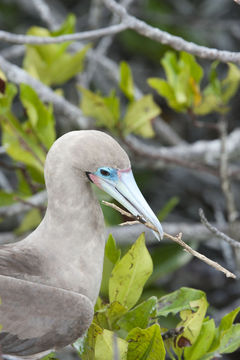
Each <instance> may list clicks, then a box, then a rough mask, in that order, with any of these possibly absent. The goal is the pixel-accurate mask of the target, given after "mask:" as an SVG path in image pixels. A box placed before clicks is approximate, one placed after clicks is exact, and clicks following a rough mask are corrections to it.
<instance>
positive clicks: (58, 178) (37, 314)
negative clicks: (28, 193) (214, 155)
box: [0, 131, 130, 357]
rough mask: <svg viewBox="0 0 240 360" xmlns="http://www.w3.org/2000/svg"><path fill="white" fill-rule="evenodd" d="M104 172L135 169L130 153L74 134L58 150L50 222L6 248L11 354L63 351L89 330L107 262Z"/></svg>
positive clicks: (4, 297) (1, 317)
mask: <svg viewBox="0 0 240 360" xmlns="http://www.w3.org/2000/svg"><path fill="white" fill-rule="evenodd" d="M101 166H108V168H112V169H123V171H126V170H125V169H129V167H130V162H129V159H128V156H127V154H126V153H125V151H124V150H123V149H122V148H121V147H120V146H119V145H118V143H117V142H116V141H115V140H113V139H112V138H111V137H110V136H108V135H106V134H104V133H102V132H99V131H75V132H71V133H68V134H66V135H64V136H62V137H61V138H60V139H58V140H57V141H56V142H55V143H54V145H53V146H52V148H51V149H50V151H49V154H48V156H47V160H46V164H45V181H46V186H47V192H48V207H47V211H46V214H45V217H44V219H43V221H42V222H41V224H40V225H39V226H38V227H37V229H36V230H35V231H34V232H33V233H31V234H30V235H29V236H28V237H27V238H26V239H24V240H22V241H20V242H18V243H16V244H10V245H4V246H1V247H0V298H1V305H0V324H1V325H2V331H1V332H0V345H1V350H2V353H3V354H9V355H14V356H22V357H27V356H35V355H36V354H39V353H42V352H44V351H49V350H51V349H58V348H61V347H63V346H66V345H67V344H70V343H72V342H74V341H75V340H76V339H77V338H78V337H80V336H81V335H83V333H84V332H85V331H86V330H87V328H88V327H89V325H90V323H91V321H92V316H93V307H94V304H95V301H96V299H97V296H98V292H99V288H100V283H101V276H102V264H103V256H104V220H103V215H102V211H101V208H100V205H99V203H98V201H97V199H96V198H95V195H94V192H93V190H92V187H91V184H90V181H89V179H90V180H91V181H93V179H95V178H94V176H95V175H94V174H97V171H98V169H99V168H100V167H101ZM102 171H103V170H102ZM127 171H129V170H127ZM90 172H91V173H90ZM103 172H104V171H103ZM88 174H92V175H88ZM98 180H99V179H98ZM98 180H96V181H93V182H95V183H96V184H97V185H98V186H99V181H100V180H99V181H98Z"/></svg>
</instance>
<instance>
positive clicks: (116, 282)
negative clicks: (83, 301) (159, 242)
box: [109, 234, 153, 309]
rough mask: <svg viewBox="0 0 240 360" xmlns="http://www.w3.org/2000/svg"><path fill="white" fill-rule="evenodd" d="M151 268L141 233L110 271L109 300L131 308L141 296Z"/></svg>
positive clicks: (149, 257) (150, 261)
mask: <svg viewBox="0 0 240 360" xmlns="http://www.w3.org/2000/svg"><path fill="white" fill-rule="evenodd" d="M152 270H153V265H152V259H151V256H150V255H149V252H148V250H147V248H146V246H145V237H144V234H142V235H140V237H139V238H138V239H137V241H136V242H135V244H134V245H133V246H132V247H131V249H130V250H129V251H128V252H127V254H126V255H125V256H123V258H122V259H121V260H120V261H119V262H118V263H117V264H116V265H115V267H114V269H113V271H112V275H111V277H110V280H109V298H110V302H113V301H118V302H120V303H121V304H122V305H123V306H126V307H127V308H128V309H131V308H132V307H133V306H134V305H135V304H136V302H137V301H138V299H139V297H140V296H141V293H142V290H143V286H144V284H145V282H146V281H147V279H148V278H149V276H150V275H151V273H152Z"/></svg>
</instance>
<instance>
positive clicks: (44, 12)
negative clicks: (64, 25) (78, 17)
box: [32, 0, 58, 30]
mask: <svg viewBox="0 0 240 360" xmlns="http://www.w3.org/2000/svg"><path fill="white" fill-rule="evenodd" d="M32 4H33V5H34V6H35V8H36V10H37V12H38V14H39V15H40V17H41V18H42V20H43V21H44V22H45V23H46V24H47V25H48V28H49V29H51V30H54V29H56V28H57V26H58V24H57V23H56V21H55V19H54V17H53V16H52V12H51V10H50V8H49V6H48V4H47V3H46V2H45V1H44V0H32Z"/></svg>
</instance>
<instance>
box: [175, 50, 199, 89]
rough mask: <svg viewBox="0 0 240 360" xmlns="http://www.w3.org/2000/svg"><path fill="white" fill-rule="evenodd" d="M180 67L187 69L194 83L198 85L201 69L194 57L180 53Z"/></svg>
mask: <svg viewBox="0 0 240 360" xmlns="http://www.w3.org/2000/svg"><path fill="white" fill-rule="evenodd" d="M180 67H182V68H183V69H185V68H186V67H188V68H189V73H190V75H191V77H192V78H193V79H194V80H195V81H196V83H200V81H201V79H202V77H203V69H202V67H201V66H200V65H199V64H198V63H197V61H196V60H195V57H194V56H193V55H191V54H189V53H187V52H184V51H181V52H180Z"/></svg>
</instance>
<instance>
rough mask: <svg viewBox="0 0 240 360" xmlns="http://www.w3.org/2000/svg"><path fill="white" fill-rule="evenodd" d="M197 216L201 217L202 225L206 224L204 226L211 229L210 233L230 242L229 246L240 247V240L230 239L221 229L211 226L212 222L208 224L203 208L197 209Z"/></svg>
mask: <svg viewBox="0 0 240 360" xmlns="http://www.w3.org/2000/svg"><path fill="white" fill-rule="evenodd" d="M199 216H200V219H201V222H202V224H203V225H204V226H206V228H207V229H208V230H209V231H211V233H213V234H214V235H216V236H217V237H218V238H220V239H222V240H224V241H226V242H227V243H228V244H230V245H231V246H233V247H235V248H240V242H239V241H236V240H234V239H232V238H231V237H230V236H228V235H226V234H224V233H223V232H222V231H220V230H218V229H217V228H216V227H215V226H213V225H212V224H210V223H209V222H208V220H207V218H206V216H205V214H204V211H203V209H199Z"/></svg>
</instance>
